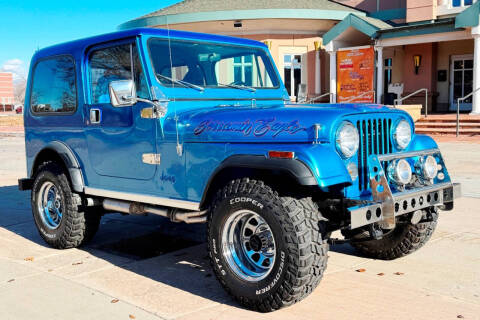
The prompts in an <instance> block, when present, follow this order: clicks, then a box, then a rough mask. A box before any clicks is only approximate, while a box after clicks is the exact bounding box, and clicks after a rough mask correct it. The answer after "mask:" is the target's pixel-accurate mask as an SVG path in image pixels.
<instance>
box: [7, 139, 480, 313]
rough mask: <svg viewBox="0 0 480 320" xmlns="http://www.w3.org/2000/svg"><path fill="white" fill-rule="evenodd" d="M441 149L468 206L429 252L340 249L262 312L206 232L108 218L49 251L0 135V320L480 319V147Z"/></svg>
mask: <svg viewBox="0 0 480 320" xmlns="http://www.w3.org/2000/svg"><path fill="white" fill-rule="evenodd" d="M441 147H442V150H443V152H444V155H445V157H446V161H447V165H448V166H449V169H450V171H451V174H452V175H453V176H454V178H455V180H456V181H459V182H462V183H463V184H464V186H463V187H464V192H465V195H466V197H464V198H462V199H461V200H460V201H458V203H457V205H456V208H455V210H454V211H453V212H450V213H444V214H442V215H441V216H440V222H439V226H438V228H437V231H436V232H435V234H434V236H433V238H432V240H431V241H430V242H429V243H428V244H427V245H426V247H425V248H423V249H422V250H420V251H419V252H417V253H415V254H413V255H411V256H408V257H406V258H403V259H400V260H396V261H390V262H385V261H376V260H371V259H366V258H363V257H360V256H358V255H357V253H356V252H355V251H354V250H353V249H352V248H351V247H350V246H349V245H338V246H334V247H332V248H331V251H330V254H329V255H330V260H329V265H328V269H327V272H326V275H325V278H324V279H323V281H322V283H321V284H320V286H319V288H318V289H317V290H316V291H315V292H314V293H313V294H312V295H311V296H310V297H309V298H308V299H306V300H305V301H303V302H301V303H299V304H297V305H295V306H293V307H291V308H287V309H284V310H281V311H278V312H275V313H271V314H258V313H253V312H249V311H246V310H244V309H242V308H241V307H239V306H238V305H237V304H236V303H235V302H234V301H232V300H231V299H230V298H229V297H228V296H227V295H226V294H225V293H224V291H223V290H222V288H221V287H220V286H219V285H218V283H217V281H216V280H215V277H214V276H213V275H212V272H211V270H210V267H209V265H208V260H207V257H206V251H205V244H204V232H205V231H204V226H188V225H180V224H172V223H169V222H168V221H166V220H165V219H162V218H159V217H146V218H144V217H123V216H120V215H118V216H117V215H109V216H106V217H105V218H104V219H103V220H102V225H101V227H100V230H99V233H98V234H97V236H96V237H95V239H94V241H93V242H92V243H91V244H90V245H89V246H87V247H85V248H82V249H71V250H65V251H57V250H54V249H51V248H48V247H46V246H45V244H44V243H43V241H42V239H41V238H40V236H39V235H38V233H37V231H36V229H35V226H34V223H33V219H32V217H31V211H30V203H29V201H30V200H29V193H22V192H19V191H17V187H16V182H17V179H18V178H20V177H24V176H25V175H26V173H25V160H24V153H25V152H24V144H23V138H21V137H5V136H3V137H2V136H0V319H2V320H3V319H29V320H30V319H62V320H63V319H69V320H73V319H195V320H198V319H372V318H379V319H458V318H463V319H480V215H479V213H478V208H480V183H479V182H478V181H480V180H479V179H480V172H479V168H480V144H467V143H442V144H441ZM358 269H365V272H356V270H358ZM379 274H380V275H379ZM382 274H383V275H382Z"/></svg>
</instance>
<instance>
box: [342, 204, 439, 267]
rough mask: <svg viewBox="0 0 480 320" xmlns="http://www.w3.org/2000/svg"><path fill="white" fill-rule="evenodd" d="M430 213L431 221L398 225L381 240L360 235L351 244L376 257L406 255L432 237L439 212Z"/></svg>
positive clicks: (369, 255) (396, 257)
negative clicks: (364, 237) (364, 238)
mask: <svg viewBox="0 0 480 320" xmlns="http://www.w3.org/2000/svg"><path fill="white" fill-rule="evenodd" d="M430 215H431V219H429V220H430V221H424V222H420V223H418V224H412V223H403V224H400V225H397V227H395V229H394V230H392V231H391V232H390V233H388V234H386V235H385V236H384V237H383V238H382V239H380V240H369V241H362V236H361V235H358V236H356V237H354V238H353V239H352V241H351V244H352V246H353V247H354V248H355V249H357V250H358V251H359V252H361V253H362V254H363V255H365V256H367V257H370V258H374V259H381V260H394V259H398V258H401V257H404V256H406V255H409V254H411V253H413V252H415V251H417V250H418V249H420V248H421V247H423V245H424V244H425V243H427V241H428V240H430V238H431V237H432V234H433V232H434V231H435V228H436V226H437V219H438V213H436V212H431V213H430Z"/></svg>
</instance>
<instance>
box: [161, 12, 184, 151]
mask: <svg viewBox="0 0 480 320" xmlns="http://www.w3.org/2000/svg"><path fill="white" fill-rule="evenodd" d="M165 18H166V22H167V37H168V53H169V55H170V77H171V78H172V79H173V59H172V42H171V38H170V25H169V24H168V15H167V16H166V17H165ZM172 88H173V89H175V82H174V81H172ZM173 112H174V118H173V119H174V120H175V132H176V134H177V154H178V156H179V157H181V156H182V155H183V146H182V145H181V144H180V137H179V134H178V116H177V104H176V103H175V97H173Z"/></svg>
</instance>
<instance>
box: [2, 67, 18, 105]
mask: <svg viewBox="0 0 480 320" xmlns="http://www.w3.org/2000/svg"><path fill="white" fill-rule="evenodd" d="M14 103H15V96H14V94H13V74H11V73H10V72H0V111H4V110H5V111H9V110H13V105H14Z"/></svg>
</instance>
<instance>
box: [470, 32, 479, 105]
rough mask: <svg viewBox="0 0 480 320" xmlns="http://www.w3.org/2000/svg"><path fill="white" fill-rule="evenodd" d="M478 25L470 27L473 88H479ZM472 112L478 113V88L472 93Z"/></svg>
mask: <svg viewBox="0 0 480 320" xmlns="http://www.w3.org/2000/svg"><path fill="white" fill-rule="evenodd" d="M479 28H480V27H475V28H472V35H473V41H474V43H475V44H474V49H473V90H476V89H478V88H480V30H479ZM472 114H480V90H479V91H477V92H475V93H474V94H473V99H472Z"/></svg>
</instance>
